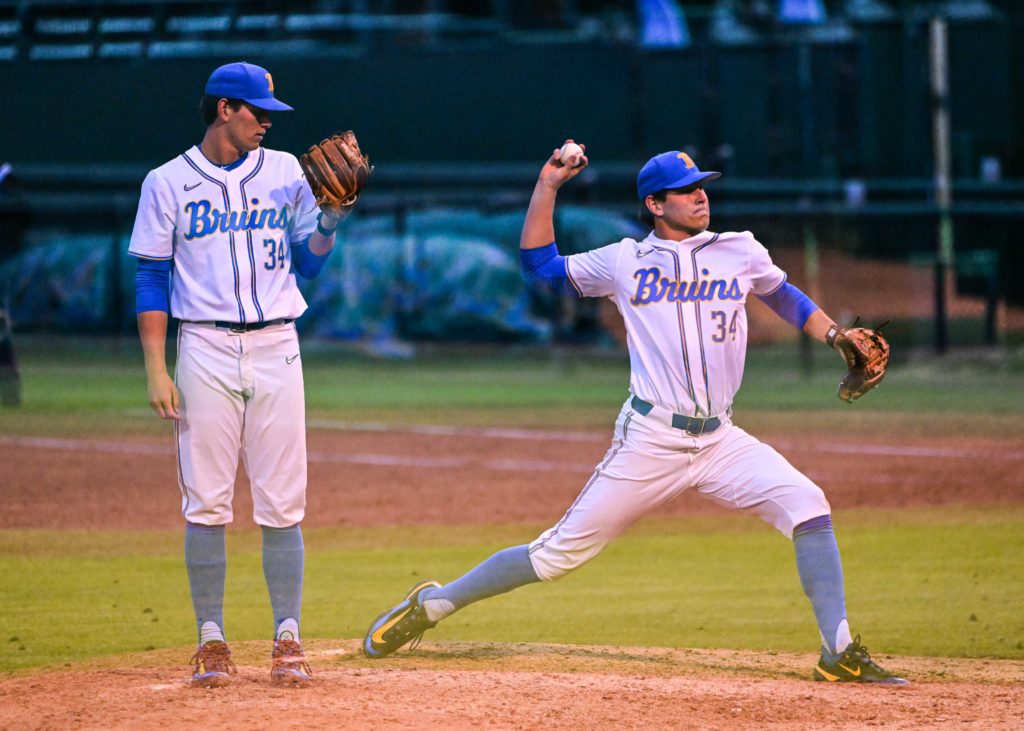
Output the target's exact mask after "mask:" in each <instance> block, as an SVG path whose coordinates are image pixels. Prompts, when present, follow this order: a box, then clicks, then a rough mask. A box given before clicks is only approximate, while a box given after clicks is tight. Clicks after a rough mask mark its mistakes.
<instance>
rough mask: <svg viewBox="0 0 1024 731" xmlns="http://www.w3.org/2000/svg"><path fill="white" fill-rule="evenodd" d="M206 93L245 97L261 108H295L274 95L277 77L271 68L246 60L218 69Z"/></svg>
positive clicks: (223, 97) (281, 110)
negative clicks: (271, 71) (271, 74)
mask: <svg viewBox="0 0 1024 731" xmlns="http://www.w3.org/2000/svg"><path fill="white" fill-rule="evenodd" d="M203 93H204V94H205V95H206V96H215V97H217V98H218V99H241V100H242V101H244V102H248V103H249V104H252V105H253V106H254V107H256V108H257V109H265V110H267V111H276V112H290V111H292V108H291V107H290V106H288V105H287V104H285V103H284V102H280V101H278V100H277V99H275V98H274V80H273V79H272V78H271V76H270V72H269V71H267V70H266V69H265V68H262V67H261V66H256V65H254V64H251V63H246V62H245V61H238V62H236V63H229V64H225V65H224V66H221V67H220V68H218V69H215V70H214V72H213V73H212V74H210V78H209V79H208V80H207V82H206V89H205V90H204V91H203Z"/></svg>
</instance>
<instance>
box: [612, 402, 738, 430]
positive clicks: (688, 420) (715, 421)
mask: <svg viewBox="0 0 1024 731" xmlns="http://www.w3.org/2000/svg"><path fill="white" fill-rule="evenodd" d="M630 405H631V406H632V407H633V408H634V409H636V411H638V412H639V413H640V414H642V415H643V416H647V415H648V414H649V413H651V409H653V408H654V404H652V403H650V402H648V401H644V400H643V399H642V398H640V397H639V396H634V397H633V400H632V401H631V402H630ZM721 425H722V420H721V419H719V418H718V417H717V416H712V417H711V418H710V419H700V418H698V417H696V416H683V415H682V414H672V426H673V427H675V428H676V429H681V430H683V431H684V432H686V433H687V434H690V435H692V436H695V437H699V436H700V435H701V434H710V433H711V432H713V431H714V430H715V429H717V428H718V427H720V426H721Z"/></svg>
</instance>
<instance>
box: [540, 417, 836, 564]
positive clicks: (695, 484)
mask: <svg viewBox="0 0 1024 731" xmlns="http://www.w3.org/2000/svg"><path fill="white" fill-rule="evenodd" d="M690 488H692V489H695V490H697V492H698V493H700V494H701V495H702V496H704V497H706V498H708V499H709V500H712V501H714V502H715V503H718V504H719V505H722V506H724V507H727V508H730V509H732V510H739V511H743V512H746V513H752V514H754V515H757V516H758V517H760V518H761V519H762V520H764V521H765V522H767V523H770V524H771V525H773V526H774V527H775V528H777V529H778V530H779V531H781V532H782V533H783V534H785V535H786V536H787V537H792V535H793V529H794V528H795V527H796V526H798V525H800V523H803V522H804V521H807V520H810V519H811V518H815V517H817V516H819V515H827V514H829V513H830V512H831V508H830V507H829V504H828V500H826V499H825V494H824V493H823V492H822V490H821V488H819V487H818V486H817V485H815V484H814V483H813V482H811V480H809V479H808V478H807V477H805V476H804V475H803V474H801V473H800V472H799V471H798V470H797V469H796V468H795V467H793V465H791V464H790V463H789V462H787V461H786V459H785V458H784V457H783V456H782V455H781V454H779V453H778V452H776V451H775V450H774V449H772V448H771V447H770V446H768V445H767V444H763V443H762V442H760V441H758V440H757V439H755V438H754V437H752V436H750V435H749V434H747V433H746V432H745V431H743V430H742V429H740V428H739V427H738V426H735V425H733V424H732V423H731V422H730V421H729V420H728V419H726V420H724V423H723V424H722V425H721V426H719V428H718V429H716V430H715V431H714V432H712V433H711V434H705V435H703V436H699V437H694V436H691V435H689V434H687V433H686V432H684V431H682V430H680V429H676V428H674V427H672V426H671V414H670V413H669V412H667V411H665V410H664V409H662V408H660V407H657V406H655V407H654V408H653V409H652V410H651V412H650V413H649V414H648V415H647V416H643V415H641V414H640V413H639V412H637V411H635V410H634V409H633V408H632V406H631V403H630V400H627V401H626V403H625V404H624V405H623V408H622V411H621V412H620V413H619V417H618V419H617V420H616V422H615V432H614V435H613V438H612V446H611V448H610V449H609V450H608V452H607V454H605V456H604V459H603V460H602V461H601V463H600V464H599V465H598V466H597V468H596V469H595V471H594V474H593V475H592V476H591V478H590V480H589V481H588V482H587V484H586V486H584V488H583V491H582V492H581V493H580V494H579V496H578V497H577V498H576V501H575V502H574V503H573V504H572V506H571V507H570V508H569V510H568V511H567V512H566V513H565V515H564V516H562V519H561V520H559V521H558V523H556V524H555V525H554V526H553V527H552V528H550V529H548V530H547V531H545V532H544V533H542V534H541V535H540V536H539V537H538V538H537V539H536V540H535V541H534V542H533V543H531V544H530V560H531V562H532V563H533V568H534V571H536V573H537V576H538V577H540V579H541V580H543V581H548V580H551V579H556V578H558V577H560V576H563V575H564V574H566V573H568V572H570V571H572V570H573V569H576V568H578V567H580V566H582V565H583V564H584V563H586V562H587V561H589V560H590V559H592V558H593V557H594V556H596V555H597V554H598V553H600V552H601V550H602V549H603V548H604V547H605V546H606V545H608V543H609V542H610V541H612V540H613V539H614V538H616V537H617V536H618V535H619V534H620V533H622V532H623V531H624V530H626V528H628V527H629V526H630V525H632V524H633V523H634V522H635V521H637V520H638V519H640V518H641V517H643V516H644V515H646V514H647V513H649V512H650V511H651V510H653V509H654V508H656V507H657V506H659V505H662V504H663V503H665V502H668V501H669V500H671V499H672V498H674V497H675V496H677V495H679V494H680V493H681V492H683V491H684V490H688V489H690Z"/></svg>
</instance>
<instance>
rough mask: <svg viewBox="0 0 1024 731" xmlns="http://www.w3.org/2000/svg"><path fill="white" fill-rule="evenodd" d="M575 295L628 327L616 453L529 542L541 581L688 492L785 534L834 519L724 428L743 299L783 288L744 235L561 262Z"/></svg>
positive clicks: (800, 483)
mask: <svg viewBox="0 0 1024 731" xmlns="http://www.w3.org/2000/svg"><path fill="white" fill-rule="evenodd" d="M565 267H566V273H567V275H568V277H569V280H570V281H571V282H572V284H573V286H574V287H576V290H577V291H578V292H579V293H580V295H581V296H590V297H609V298H610V299H611V300H612V301H613V302H615V304H616V305H617V306H618V308H619V311H620V312H621V313H622V317H623V319H624V320H625V322H626V333H627V336H628V345H629V359H630V369H631V375H630V391H631V392H632V393H633V394H634V395H635V396H639V397H640V398H641V399H644V400H645V401H648V402H650V403H652V404H654V407H653V408H652V409H651V410H649V411H644V412H639V411H637V410H636V408H635V407H634V404H633V403H632V400H631V399H627V400H626V402H625V403H624V404H623V405H622V409H621V410H620V412H619V418H618V419H617V421H616V422H615V432H614V434H613V436H612V446H611V448H610V449H609V450H608V453H607V454H606V455H605V458H604V459H603V460H602V461H601V463H600V464H599V465H598V466H597V469H596V470H595V471H594V474H593V475H592V476H591V478H590V480H589V481H588V482H587V484H586V485H585V486H584V488H583V491H582V492H581V493H580V495H579V497H577V498H576V501H575V502H574V503H573V504H572V506H571V507H570V508H569V510H568V511H567V512H566V513H565V515H564V516H562V518H561V520H559V521H558V522H557V523H556V524H555V525H554V526H552V527H551V528H550V529H548V530H546V531H544V532H543V533H541V535H540V536H538V537H537V539H536V540H534V541H533V542H532V543H531V544H530V549H529V550H530V561H531V563H532V565H533V568H534V571H535V572H536V573H537V576H538V577H539V578H541V579H542V580H545V581H547V580H551V579H555V578H558V577H559V576H562V575H564V574H566V573H568V572H569V571H572V570H573V569H575V568H577V567H578V566H580V565H582V564H583V563H585V562H586V561H589V560H590V559H591V558H593V557H594V556H596V555H597V554H598V553H600V552H601V550H602V549H603V548H604V547H605V546H606V545H607V544H608V543H609V542H610V541H612V540H613V539H614V538H615V537H616V536H618V535H619V534H621V533H622V531H624V530H625V529H626V528H627V527H629V526H630V525H631V524H632V523H633V522H634V521H636V520H638V519H639V518H641V517H643V516H644V515H646V514H647V513H649V512H650V511H651V510H653V509H654V508H656V507H657V506H659V505H662V504H664V503H666V502H668V501H669V500H671V499H673V498H674V497H676V496H677V495H679V494H680V493H681V492H684V491H685V490H690V489H693V490H696V491H697V492H698V493H699V494H700V495H701V496H703V497H705V498H707V499H708V500H711V501H713V502H715V503H717V504H719V505H721V506H723V507H726V508H728V509H730V510H739V511H742V512H746V513H751V514H753V515H756V516H758V517H759V518H761V519H762V520H764V521H766V522H767V523H769V524H771V525H772V526H774V527H775V528H776V529H778V530H779V531H780V532H782V533H783V534H785V535H787V536H792V535H793V529H794V528H795V527H796V526H798V525H800V524H801V523H803V522H805V521H807V520H810V519H811V518H815V517H817V516H820V515H827V514H829V512H830V511H831V508H830V506H829V504H828V500H827V499H826V498H825V494H824V493H823V492H822V490H821V488H819V487H818V486H817V485H815V484H814V483H813V482H812V481H811V480H809V479H808V478H807V477H806V476H804V475H803V474H801V473H800V472H799V471H798V470H797V469H796V468H795V467H793V465H791V464H790V463H789V462H787V461H786V459H785V457H783V456H782V455H781V454H779V453H778V452H776V451H775V450H774V449H772V447H770V446H769V445H767V444H764V443H762V442H760V441H759V440H757V439H756V438H754V437H752V436H751V435H750V434H747V432H745V431H743V430H742V429H740V428H739V427H738V426H736V425H735V424H733V423H732V420H731V419H730V418H729V417H730V407H731V406H732V400H733V396H735V394H736V391H737V390H739V387H740V382H741V381H742V379H743V365H744V362H745V360H746V348H747V317H746V308H745V304H746V301H747V295H748V294H749V293H750V292H753V293H754V294H760V295H764V294H771V293H772V292H774V291H775V290H776V289H778V288H779V287H781V286H782V285H783V284H784V283H785V281H786V275H785V273H784V272H783V271H782V270H781V269H779V268H778V267H777V266H775V265H774V264H772V260H771V257H770V256H769V255H768V251H767V250H766V249H765V248H764V246H762V245H761V244H760V243H758V241H757V240H756V239H754V237H753V236H752V235H751V234H750V233H749V232H746V231H744V232H742V233H723V234H716V233H712V232H710V231H705V232H704V233H701V234H699V235H697V236H694V237H692V238H689V239H687V240H685V241H681V242H677V241H666V240H663V239H660V238H658V237H657V236H655V235H654V234H653V233H652V234H651V235H650V236H648V237H647V238H646V239H644V240H643V241H635V240H633V239H623V240H622V241H619V242H618V243H616V244H611V245H610V246H605V247H603V248H601V249H596V250H594V251H590V252H587V253H584V254H574V255H571V256H568V257H566V263H565ZM673 413H675V414H684V415H687V416H698V417H704V418H707V417H715V416H717V417H720V418H721V424H720V425H719V426H718V427H717V428H715V429H714V430H713V431H711V432H709V433H704V434H699V435H694V434H690V433H688V432H686V431H683V430H682V429H680V428H677V427H675V426H673V425H672V424H673V419H672V414H673Z"/></svg>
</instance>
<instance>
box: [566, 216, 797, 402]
mask: <svg viewBox="0 0 1024 731" xmlns="http://www.w3.org/2000/svg"><path fill="white" fill-rule="evenodd" d="M565 266H566V273H567V275H568V277H569V280H570V281H571V282H572V284H573V286H574V287H575V288H576V290H577V291H578V292H579V294H580V295H581V296H585V297H608V298H609V299H611V300H612V301H613V302H614V303H615V304H616V306H617V307H618V308H619V312H621V313H622V317H623V319H624V320H625V324H626V334H627V342H628V346H629V360H630V370H631V373H630V382H629V385H630V391H631V392H632V393H633V394H634V395H636V396H639V397H640V398H642V399H644V400H646V401H650V402H651V403H654V404H657V405H660V406H662V407H664V408H666V409H668V410H669V411H672V412H674V413H677V414H684V415H687V416H699V417H713V416H721V415H725V414H727V413H728V412H729V408H730V407H731V406H732V401H733V397H734V396H735V394H736V391H737V390H739V387H740V383H741V382H742V380H743V366H744V363H745V360H746V351H747V315H746V307H745V304H746V301H747V294H748V293H749V292H753V293H754V294H759V295H765V294H770V293H772V292H774V291H775V290H776V289H778V288H779V287H781V286H782V285H783V284H784V283H785V281H786V275H785V273H784V272H783V271H782V270H781V269H779V267H777V266H775V265H774V264H773V263H772V260H771V257H770V256H769V255H768V251H767V249H765V247H764V246H762V245H761V244H760V243H759V242H758V241H757V240H756V239H755V238H754V237H753V235H752V234H751V233H750V232H749V231H744V232H741V233H721V234H718V233H713V232H711V231H705V232H703V233H701V234H698V235H697V236H693V237H691V238H689V239H686V240H685V241H682V242H677V241H666V240H664V239H660V238H658V237H657V236H655V235H654V234H653V233H651V234H650V235H649V236H648V237H647V238H645V239H644V240H643V241H635V240H634V239H623V240H622V241H619V242H618V243H615V244H611V245H609V246H605V247H603V248H600V249H595V250H593V251H589V252H586V253H582V254H573V255H570V256H567V257H566V265H565Z"/></svg>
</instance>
